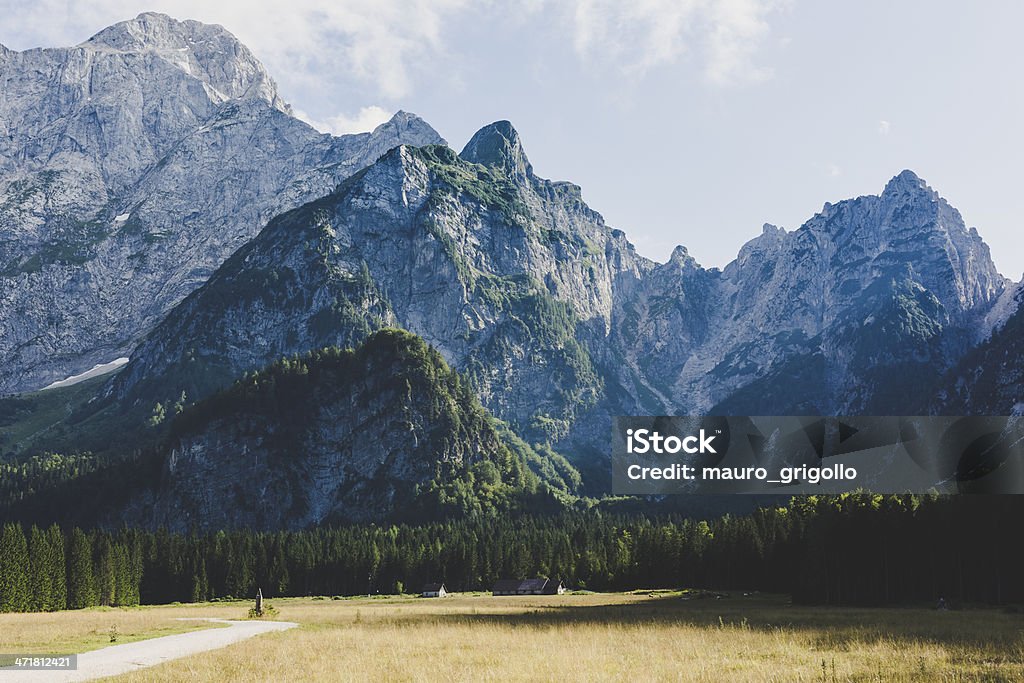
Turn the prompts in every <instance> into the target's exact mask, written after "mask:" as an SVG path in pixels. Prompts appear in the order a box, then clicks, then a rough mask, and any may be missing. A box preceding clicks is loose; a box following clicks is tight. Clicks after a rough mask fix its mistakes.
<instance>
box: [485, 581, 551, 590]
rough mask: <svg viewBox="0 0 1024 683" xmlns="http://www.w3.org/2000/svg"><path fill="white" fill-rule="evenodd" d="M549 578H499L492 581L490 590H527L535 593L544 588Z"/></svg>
mask: <svg viewBox="0 0 1024 683" xmlns="http://www.w3.org/2000/svg"><path fill="white" fill-rule="evenodd" d="M548 581H550V579H499V580H498V581H495V582H494V588H493V591H492V592H498V593H512V592H528V593H535V592H540V591H543V590H544V587H545V586H546V585H547V584H548Z"/></svg>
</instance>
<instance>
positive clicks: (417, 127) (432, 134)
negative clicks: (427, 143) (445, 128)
mask: <svg viewBox="0 0 1024 683" xmlns="http://www.w3.org/2000/svg"><path fill="white" fill-rule="evenodd" d="M371 135H372V136H373V137H375V138H378V137H379V138H386V139H389V140H394V139H397V138H402V139H409V140H418V139H422V140H433V141H435V142H432V143H431V144H438V145H447V144H448V143H447V141H445V140H444V138H442V137H441V136H440V134H439V133H438V132H437V131H436V130H434V128H433V126H431V125H430V124H429V123H427V122H426V121H424V120H423V119H421V118H420V117H419V116H417V115H416V114H413V113H411V112H407V111H403V110H401V109H399V110H398V111H397V112H395V115H394V116H392V117H391V118H390V119H388V120H387V121H385V122H384V123H382V124H380V125H379V126H377V127H376V128H374V129H373V133H371ZM386 151H387V150H382V152H386Z"/></svg>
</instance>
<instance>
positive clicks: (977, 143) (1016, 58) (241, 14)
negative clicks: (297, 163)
mask: <svg viewBox="0 0 1024 683" xmlns="http://www.w3.org/2000/svg"><path fill="white" fill-rule="evenodd" d="M144 10H156V11H162V12H166V13H168V14H170V15H172V16H174V17H176V18H179V19H186V18H192V19H198V20H200V21H206V22H211V23H219V24H222V25H224V26H225V27H227V28H228V29H229V30H231V31H232V32H234V33H235V34H236V35H237V36H238V37H239V38H240V39H241V40H242V41H243V42H244V43H246V44H247V45H248V46H249V47H250V48H251V49H252V50H253V52H255V54H256V55H257V56H258V57H259V58H260V59H262V60H263V61H264V63H265V64H266V65H267V67H268V69H269V70H270V72H271V73H272V74H273V76H274V77H275V78H276V80H277V81H278V84H279V85H280V88H281V91H282V94H283V95H284V96H285V98H286V99H287V100H288V101H289V102H291V103H292V105H293V106H294V107H295V109H296V110H298V111H299V112H301V115H302V116H303V117H304V118H306V119H307V120H310V121H312V122H315V123H316V125H318V127H320V128H321V129H322V130H332V131H334V132H349V131H353V130H365V129H368V128H370V127H372V126H373V125H376V124H377V123H379V122H380V121H381V120H383V119H385V118H387V116H388V115H389V114H390V113H392V112H393V111H395V110H397V109H405V110H407V111H412V112H415V113H417V114H419V115H420V116H422V117H423V118H424V119H426V120H427V121H428V122H430V123H431V125H433V126H434V127H435V128H436V129H437V130H438V131H439V132H440V133H441V134H442V135H443V136H444V137H446V138H447V139H448V140H449V142H450V143H451V144H452V146H453V147H455V148H457V149H461V147H462V145H464V144H465V142H466V141H467V140H468V139H469V137H470V136H471V135H472V133H473V132H474V131H475V130H476V129H477V128H479V127H480V126H482V125H484V124H486V123H489V122H491V121H494V120H497V119H509V120H511V121H512V122H513V123H514V124H515V126H516V127H517V128H518V129H519V132H520V133H521V135H522V137H523V139H524V143H525V145H526V151H527V153H528V154H529V156H530V159H531V161H532V162H533V165H534V168H535V170H536V171H537V173H538V174H539V175H541V176H544V177H549V178H554V179H560V180H571V181H573V182H575V183H577V184H579V185H581V186H582V187H583V192H584V197H585V199H586V200H587V202H588V203H589V204H590V205H591V206H592V207H593V208H595V209H597V210H598V211H600V212H601V213H602V214H604V216H605V218H606V219H607V220H608V222H609V223H610V224H611V225H614V226H615V227H619V228H622V229H623V230H625V231H626V232H627V234H628V235H629V237H630V238H631V239H632V241H633V242H634V243H635V244H636V245H637V247H638V249H639V250H640V251H641V253H644V254H646V255H648V256H650V257H652V258H656V259H658V260H664V259H665V258H667V256H668V254H669V253H670V251H671V249H672V247H673V246H675V245H676V244H683V245H686V246H687V247H688V248H689V250H690V253H691V254H692V255H693V256H695V257H696V258H697V260H698V261H700V262H701V263H702V264H704V265H706V266H716V265H717V266H721V265H724V264H725V263H726V262H728V261H729V260H730V259H731V258H732V257H733V256H735V254H736V252H737V250H738V248H739V247H740V246H741V245H742V244H743V243H744V242H746V241H747V240H748V239H750V238H752V237H754V236H755V235H757V234H758V233H759V232H760V230H761V224H762V223H765V222H769V223H774V224H777V225H781V226H783V227H785V228H787V229H793V228H796V227H798V226H799V225H800V224H801V223H803V222H804V221H805V220H806V219H807V218H809V217H810V216H811V215H812V214H813V213H815V212H816V211H817V210H819V209H820V208H821V206H822V204H823V203H824V202H826V201H833V202H834V201H837V200H840V199H843V198H846V197H851V196H857V195H862V194H877V193H878V192H879V191H881V189H882V187H883V186H884V185H885V183H886V182H887V181H888V180H889V178H890V177H892V176H893V175H895V174H896V173H898V172H899V171H900V170H902V169H904V168H910V169H913V170H914V171H916V172H917V173H918V174H919V175H920V176H922V177H923V178H924V179H925V180H927V181H928V183H929V184H930V185H932V187H934V188H935V189H937V190H938V191H939V192H940V193H942V194H943V195H944V196H945V197H946V198H947V199H948V200H949V201H950V202H951V203H952V204H953V205H954V206H956V207H958V208H959V209H960V211H961V213H962V214H963V215H964V218H965V220H966V221H967V223H968V225H973V226H977V228H978V230H979V231H980V232H981V234H982V236H983V237H984V238H985V239H986V241H987V242H988V243H989V244H990V245H991V246H992V250H993V254H994V257H995V260H996V263H997V264H998V265H999V267H1000V269H1001V270H1002V272H1003V273H1004V274H1005V275H1007V276H1009V277H1012V278H1013V279H1015V280H1019V279H1020V278H1021V274H1022V272H1024V236H1022V228H1024V226H1022V221H1021V219H1020V217H1021V216H1022V215H1024V191H1022V188H1021V180H1022V179H1024V178H1022V176H1024V174H1022V171H1021V168H1020V164H1021V159H1022V157H1024V133H1022V126H1024V107H1022V105H1024V78H1022V76H1021V67H1022V66H1024V47H1022V45H1024V41H1021V40H1020V36H1019V32H1020V27H1021V25H1022V24H1024V3H1013V2H997V1H995V0H990V1H985V0H982V1H979V2H970V3H968V2H955V3H954V2H947V1H944V0H931V1H926V0H920V1H916V0H901V1H899V2H893V1H892V0H886V1H882V0H861V1H860V2H848V1H839V0H674V1H673V0H632V1H631V2H620V1H618V0H566V1H565V2H551V1H547V2H546V1H544V0H532V1H531V0H526V1H523V2H518V3H502V2H472V3H471V2H464V1H462V0H439V1H436V2H416V1H406V2H398V1H395V0H354V1H338V0H332V1H328V0H323V1H321V2H313V1H310V0H289V1H288V2H280V1H279V0H274V1H272V2H271V1H268V0H220V1H219V2H209V1H208V0H184V1H181V2H171V1H169V0H142V1H136V0H98V1H96V2H67V1H58V0H33V1H32V2H27V1H23V0H0V17H3V19H2V21H0V43H3V44H5V45H7V46H8V47H10V48H12V49H25V48H29V47H36V46H56V45H70V44H75V43H78V42H80V41H82V40H85V39H86V38H88V37H89V36H90V35H92V34H93V33H95V32H96V31H98V30H99V29H101V28H103V27H105V26H107V25H109V24H111V23H114V22H116V21H119V20H122V19H127V18H130V17H133V16H135V15H136V14H138V13H139V12H141V11H144Z"/></svg>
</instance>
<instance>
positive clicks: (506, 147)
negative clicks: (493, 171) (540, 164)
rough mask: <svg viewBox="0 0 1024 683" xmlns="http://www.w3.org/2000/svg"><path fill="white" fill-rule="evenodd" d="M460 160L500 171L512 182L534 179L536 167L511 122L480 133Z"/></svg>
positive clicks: (490, 127) (502, 122)
mask: <svg viewBox="0 0 1024 683" xmlns="http://www.w3.org/2000/svg"><path fill="white" fill-rule="evenodd" d="M459 156H461V157H462V158H463V159H465V160H466V161H470V162H472V163H475V164H483V165H484V166H491V167H496V168H500V169H502V170H503V171H504V172H505V173H506V174H508V175H509V176H510V177H513V178H518V179H526V178H532V177H533V166H531V165H530V160H529V159H528V158H527V157H526V152H525V151H524V150H523V145H522V142H521V141H520V139H519V133H518V132H517V131H516V129H515V128H514V127H513V126H512V124H511V123H510V122H508V121H495V122H494V123H492V124H490V125H487V126H484V127H483V128H481V129H480V130H478V131H477V132H476V134H475V135H474V136H473V137H472V138H471V139H470V141H469V142H468V143H466V146H465V148H463V150H462V153H461V154H460V155H459Z"/></svg>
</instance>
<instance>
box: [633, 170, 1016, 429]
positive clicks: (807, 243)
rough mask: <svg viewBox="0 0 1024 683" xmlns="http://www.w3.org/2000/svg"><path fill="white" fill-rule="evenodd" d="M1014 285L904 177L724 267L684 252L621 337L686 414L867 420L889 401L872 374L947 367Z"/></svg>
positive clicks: (640, 298) (919, 184)
mask: <svg viewBox="0 0 1024 683" xmlns="http://www.w3.org/2000/svg"><path fill="white" fill-rule="evenodd" d="M1008 284H1009V281H1008V280H1006V279H1005V278H1003V277H1002V276H1001V275H999V273H998V272H997V270H996V268H995V265H994V264H993V263H992V260H991V257H990V254H989V251H988V247H987V246H986V245H985V243H984V242H983V241H982V240H981V238H980V236H979V235H978V233H977V232H976V231H975V230H973V229H970V230H968V229H967V228H966V227H965V226H964V223H963V220H962V218H961V217H960V214H959V213H958V212H957V211H956V210H955V209H953V208H952V207H951V206H949V204H948V203H946V201H945V200H943V199H942V198H941V197H939V195H938V194H937V193H935V192H934V191H933V190H932V189H931V188H929V187H928V186H927V185H925V183H924V182H923V181H922V180H921V179H920V178H918V177H917V176H915V175H914V174H913V173H911V172H910V171H904V172H903V173H901V174H900V175H898V176H896V177H895V178H894V179H893V180H892V181H891V182H890V183H889V184H888V185H887V186H886V188H885V190H884V191H883V192H882V194H881V195H879V196H868V197H860V198H857V199H852V200H848V201H843V202H840V203H838V204H835V205H832V204H826V205H825V207H824V209H823V210H822V211H821V212H820V213H819V214H817V215H815V216H814V217H813V218H812V219H811V220H809V221H808V222H807V223H806V224H804V225H803V226H802V227H801V228H800V229H798V230H795V231H793V232H786V231H784V230H781V229H779V228H775V227H774V226H768V225H766V226H765V228H764V232H763V234H762V235H761V236H759V237H757V238H755V239H754V240H751V241H750V242H749V243H747V244H746V245H745V246H744V247H743V248H742V249H741V250H740V253H739V255H738V257H737V258H736V260H735V261H733V262H732V263H730V264H729V265H728V266H726V267H725V268H724V269H723V270H722V271H721V272H719V271H717V270H710V271H705V270H703V269H700V268H699V267H697V266H695V265H693V264H689V263H688V262H687V260H686V258H685V253H681V254H680V253H677V254H676V255H674V256H673V259H672V260H671V261H670V262H669V263H668V264H666V265H664V266H659V267H658V268H657V269H655V271H654V272H653V273H652V274H651V276H650V277H648V278H647V279H646V280H645V282H644V286H643V287H641V288H639V289H638V290H637V292H638V294H637V296H636V297H635V298H633V299H627V300H626V301H624V302H623V303H622V304H621V312H620V313H619V314H618V316H617V317H616V325H615V327H616V331H617V336H616V338H617V340H618V341H619V343H620V344H621V345H622V346H623V347H624V348H625V351H624V353H625V354H626V357H627V358H628V359H631V360H632V361H633V362H635V363H637V364H641V363H646V364H649V365H651V364H653V367H654V368H655V369H656V370H655V371H654V372H652V373H650V374H649V380H650V381H651V382H652V383H654V388H655V389H656V390H657V391H658V393H659V394H660V395H662V396H665V397H667V398H668V399H669V403H670V404H671V405H672V407H673V408H674V409H675V411H677V412H678V413H680V414H693V413H702V412H705V411H708V410H711V409H715V410H716V411H719V410H725V411H733V410H741V409H742V410H746V411H752V412H748V413H746V414H771V413H772V412H775V411H780V410H782V411H785V410H810V411H813V412H824V413H829V412H836V411H840V412H841V411H851V412H854V413H856V412H860V411H864V410H870V409H872V408H874V407H876V406H877V405H878V404H877V403H875V402H874V398H873V396H872V392H873V390H874V387H873V385H872V382H871V381H868V377H867V374H869V373H872V372H877V371H880V370H882V369H883V368H887V367H893V366H897V365H900V364H902V363H903V362H904V361H914V362H915V363H918V364H924V365H929V364H930V365H931V366H932V367H934V368H935V372H941V371H942V370H944V369H945V368H948V367H949V366H950V365H951V364H952V363H953V362H955V360H956V359H957V358H958V357H959V355H960V354H962V353H963V352H964V351H965V350H966V348H967V347H968V346H969V345H970V344H971V343H972V342H973V341H974V339H975V338H976V337H977V334H978V333H977V330H978V329H979V328H980V327H982V326H984V325H985V324H986V323H985V316H986V313H987V312H988V311H989V310H990V309H991V308H992V306H993V305H994V303H995V302H996V301H997V299H998V298H999V297H1000V295H1001V294H1002V293H1003V291H1004V290H1005V288H1006V287H1007V286H1008ZM686 306H688V307H689V310H682V309H681V307H686ZM886 316H889V317H886ZM684 321H687V322H688V323H689V324H685V323H684ZM671 329H674V330H685V331H686V333H685V334H683V335H682V336H679V335H678V334H676V335H672V334H670V333H669V330H671ZM659 345H660V346H661V347H662V348H668V349H669V351H668V352H667V353H665V354H660V353H658V347H659ZM792 363H797V365H798V366H799V367H797V368H794V367H793V366H792V365H791V364H792ZM812 366H816V370H815V371H814V372H813V374H812V376H806V375H805V374H804V373H807V372H808V370H809V368H811V367H812ZM796 370H799V374H801V375H802V377H801V378H800V380H799V381H797V378H796V376H795V375H794V371H796ZM773 376H774V377H775V383H776V385H777V386H775V387H774V388H770V387H769V386H766V385H765V383H764V382H763V381H762V382H761V384H759V385H757V386H756V392H753V393H752V394H748V395H747V396H745V397H744V400H743V401H742V402H740V403H736V402H735V401H732V402H730V399H734V398H735V396H734V394H735V393H736V392H738V391H740V390H741V389H743V388H744V387H753V385H752V383H753V382H755V381H757V380H763V379H764V378H771V377H773ZM658 378H661V382H660V383H657V380H658ZM783 394H788V397H787V398H786V399H785V400H781V399H782V395H783ZM723 402H724V403H723ZM741 406H742V407H741ZM649 409H654V407H651V408H649ZM765 411H767V412H765Z"/></svg>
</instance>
